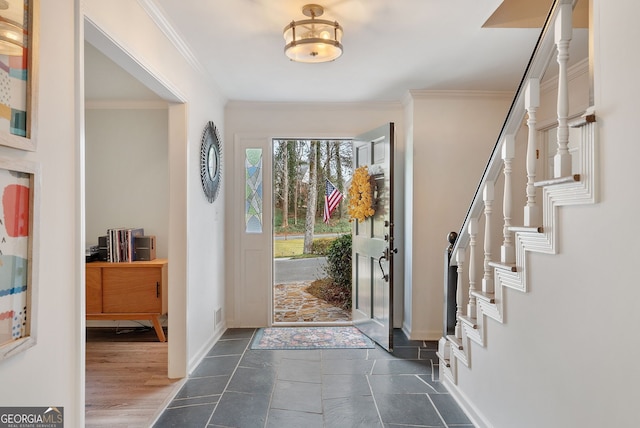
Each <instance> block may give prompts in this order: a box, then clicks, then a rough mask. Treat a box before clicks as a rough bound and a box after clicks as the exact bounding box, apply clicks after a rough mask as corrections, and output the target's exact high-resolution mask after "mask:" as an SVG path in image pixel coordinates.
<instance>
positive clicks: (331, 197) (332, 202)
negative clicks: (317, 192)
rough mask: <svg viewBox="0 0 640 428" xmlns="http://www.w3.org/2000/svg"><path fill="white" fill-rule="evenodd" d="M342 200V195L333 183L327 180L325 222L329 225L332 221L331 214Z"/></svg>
mask: <svg viewBox="0 0 640 428" xmlns="http://www.w3.org/2000/svg"><path fill="white" fill-rule="evenodd" d="M341 200H342V193H340V191H339V190H338V189H336V186H334V185H333V183H332V182H330V181H329V180H326V183H325V194H324V218H323V219H324V222H325V223H329V220H330V219H331V213H332V212H333V210H335V209H336V207H337V206H338V204H339V203H340V201H341Z"/></svg>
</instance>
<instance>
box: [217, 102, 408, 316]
mask: <svg viewBox="0 0 640 428" xmlns="http://www.w3.org/2000/svg"><path fill="white" fill-rule="evenodd" d="M388 122H394V123H395V125H396V159H397V162H396V171H397V174H396V177H398V179H397V183H396V186H395V188H396V196H397V199H396V202H397V203H396V213H395V216H396V217H395V218H396V219H397V220H396V221H397V222H398V223H399V224H397V225H396V236H402V234H403V231H404V223H403V221H402V219H403V218H404V213H403V211H402V206H403V204H402V201H403V193H404V192H403V189H404V177H403V172H402V171H403V169H404V168H403V160H404V157H405V153H404V151H405V148H404V137H403V131H404V124H403V117H402V106H401V104H400V103H378V104H377V103H368V104H355V103H354V104H298V103H245V102H232V103H229V104H228V106H227V108H226V115H225V130H226V138H225V163H226V165H227V167H226V169H225V181H226V182H227V183H233V182H234V180H235V183H233V184H234V185H235V187H234V188H233V190H231V188H229V190H230V192H232V193H228V195H227V197H228V199H227V207H228V212H227V215H228V218H229V227H228V229H227V231H228V232H227V242H228V243H229V251H230V253H229V254H230V256H229V261H230V264H231V265H232V266H230V267H229V269H228V270H227V284H228V285H227V293H228V304H227V308H228V309H229V311H228V312H227V314H226V316H227V322H228V323H229V325H230V326H234V327H241V326H242V327H249V326H251V327H256V326H257V327H262V326H266V325H269V323H270V320H269V304H270V303H269V300H270V299H271V294H270V293H271V288H272V287H273V283H272V273H271V269H272V254H271V245H272V241H271V239H272V238H271V236H272V235H271V233H272V231H271V229H270V227H271V226H270V224H271V223H272V222H271V208H270V206H268V205H265V207H264V208H265V217H264V219H263V221H264V224H265V229H264V230H265V232H264V234H263V235H262V236H260V237H250V238H252V241H254V240H256V239H257V240H259V242H257V243H256V244H255V245H256V250H251V251H252V252H251V256H247V255H246V254H243V248H240V247H241V246H240V245H239V242H242V240H243V239H245V237H243V231H244V181H243V180H242V177H244V175H243V174H244V172H243V171H244V164H243V163H241V162H239V161H236V163H232V162H233V159H234V153H235V148H234V145H233V144H234V141H237V142H238V146H239V144H245V143H246V144H255V145H256V147H257V145H262V146H263V147H264V150H265V151H264V153H265V156H266V155H267V154H268V153H270V150H271V139H272V138H352V137H355V136H357V135H358V134H361V133H363V132H366V131H369V130H371V129H374V128H377V127H379V126H381V125H383V124H385V123H388ZM241 154H242V153H240V154H239V160H241V159H243V158H242V156H241ZM264 167H265V169H268V168H269V167H270V164H269V163H265V166H264ZM234 174H235V175H234ZM267 174H269V175H267ZM238 177H239V178H238ZM264 180H265V181H264V182H265V187H264V192H265V204H269V203H270V201H271V198H270V192H271V188H270V184H269V183H270V172H268V171H265V176H264ZM267 192H269V193H267ZM396 244H397V247H398V248H400V251H399V253H398V255H397V256H396V258H395V263H396V264H395V269H396V270H395V272H396V276H395V278H394V279H395V283H396V286H397V287H396V293H397V294H395V298H396V301H397V302H399V303H401V302H402V299H403V297H402V294H401V293H402V288H403V287H402V284H403V282H404V279H403V275H402V274H403V270H404V267H403V266H404V265H403V260H404V255H403V252H404V251H403V250H402V248H403V246H404V242H403V240H402V239H398V240H397V241H396ZM246 245H247V246H248V245H253V243H250V242H247V244H246ZM256 258H259V259H260V260H256ZM245 260H246V261H245ZM259 266H262V271H257V270H258V267H259ZM243 278H247V279H246V280H245V279H243ZM249 278H251V279H249ZM400 306H402V305H401V304H400ZM397 312H398V314H397V315H398V317H397V318H396V320H395V321H396V324H397V326H398V327H400V325H401V320H402V318H401V316H402V312H401V311H399V310H398V311H397Z"/></svg>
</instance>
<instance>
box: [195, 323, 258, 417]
mask: <svg viewBox="0 0 640 428" xmlns="http://www.w3.org/2000/svg"><path fill="white" fill-rule="evenodd" d="M256 331H257V330H256V329H254V330H253V333H251V338H250V339H249V342H248V343H247V346H245V347H244V351H242V354H240V358H239V359H238V363H237V364H236V366H235V367H234V368H233V372H231V376H229V380H228V381H227V383H226V384H225V386H224V389H223V390H222V394H220V399H219V400H218V402H217V403H216V405H215V406H213V412H211V415H210V416H209V419H207V423H206V424H205V425H204V428H207V426H209V425H210V423H211V419H213V415H214V414H215V413H216V409H217V408H218V405H219V404H220V401H222V397H223V396H224V393H225V392H227V388H228V387H229V384H230V383H231V379H233V375H234V374H236V371H237V370H238V367H239V366H240V362H241V361H242V358H243V357H244V354H245V353H246V352H247V349H248V348H249V347H250V346H251V342H253V338H254V336H255V334H256ZM217 343H218V342H216V343H215V344H214V345H213V347H215V346H216V345H217ZM213 347H212V348H213Z"/></svg>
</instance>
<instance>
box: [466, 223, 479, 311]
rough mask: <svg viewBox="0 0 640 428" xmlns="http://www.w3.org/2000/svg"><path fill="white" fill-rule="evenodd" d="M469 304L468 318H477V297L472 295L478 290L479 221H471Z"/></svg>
mask: <svg viewBox="0 0 640 428" xmlns="http://www.w3.org/2000/svg"><path fill="white" fill-rule="evenodd" d="M468 231H469V303H468V304H467V316H469V318H476V317H477V311H476V296H474V295H472V294H471V293H472V292H473V291H475V290H476V236H477V235H478V219H476V218H472V219H470V220H469V228H468Z"/></svg>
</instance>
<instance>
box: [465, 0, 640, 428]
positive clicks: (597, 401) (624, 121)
mask: <svg viewBox="0 0 640 428" xmlns="http://www.w3.org/2000/svg"><path fill="white" fill-rule="evenodd" d="M593 4H594V11H595V13H594V23H595V58H594V65H595V67H594V68H595V76H594V77H595V111H596V117H597V121H598V129H599V143H598V144H599V148H598V149H597V150H596V153H597V156H598V162H599V166H600V170H599V172H600V177H599V179H598V178H597V181H599V186H600V194H599V196H600V197H599V201H598V202H597V203H596V204H595V205H588V206H571V207H562V208H560V219H561V220H560V223H559V227H558V233H559V235H558V239H559V253H558V254H557V255H542V254H529V256H528V257H529V267H530V268H531V269H530V277H529V284H530V285H531V289H530V292H528V293H526V294H522V293H519V292H515V291H512V290H507V291H506V296H505V302H506V319H505V321H506V322H505V324H504V325H499V324H497V323H494V322H492V321H490V322H489V323H488V325H487V336H488V343H487V347H486V348H481V347H479V346H475V345H473V349H472V350H471V351H472V367H471V369H467V368H465V367H463V366H460V365H459V366H458V367H459V373H458V376H459V388H460V390H461V391H462V393H463V394H464V395H465V396H466V397H467V398H468V400H469V401H470V402H471V403H472V404H473V405H474V406H475V407H476V409H478V410H479V411H480V413H481V414H483V415H484V417H485V418H486V422H487V424H488V425H491V426H495V427H512V426H518V427H523V428H526V427H541V426H544V427H552V428H553V427H567V426H583V427H601V426H635V425H637V421H638V417H637V411H636V406H637V397H638V393H637V385H638V384H639V382H640V370H638V361H640V341H638V340H637V334H636V332H635V325H636V324H637V321H636V318H637V317H636V314H635V306H634V303H635V302H637V301H638V300H639V299H640V289H639V288H638V287H637V286H636V284H637V279H636V277H637V274H636V272H635V269H634V263H635V260H638V258H639V257H640V249H639V247H638V246H637V245H635V244H634V243H633V236H634V234H633V231H634V225H635V224H636V223H637V212H638V209H639V208H640V202H638V199H637V198H636V197H635V195H636V194H637V190H635V189H636V183H638V181H639V180H640V171H639V170H638V167H637V162H638V159H640V147H639V146H638V144H637V137H636V135H637V130H636V129H635V128H636V127H635V124H636V123H637V118H636V116H637V111H638V109H637V105H638V98H639V97H640V86H639V85H638V83H637V82H638V80H637V70H638V67H639V66H640V56H639V55H638V54H637V52H636V51H634V50H629V49H627V48H626V46H628V41H629V40H637V39H638V38H640V29H639V28H638V26H637V25H635V17H636V16H637V15H638V13H640V4H638V3H637V2H634V1H631V0H625V1H621V2H610V1H605V0H594V2H593Z"/></svg>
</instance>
